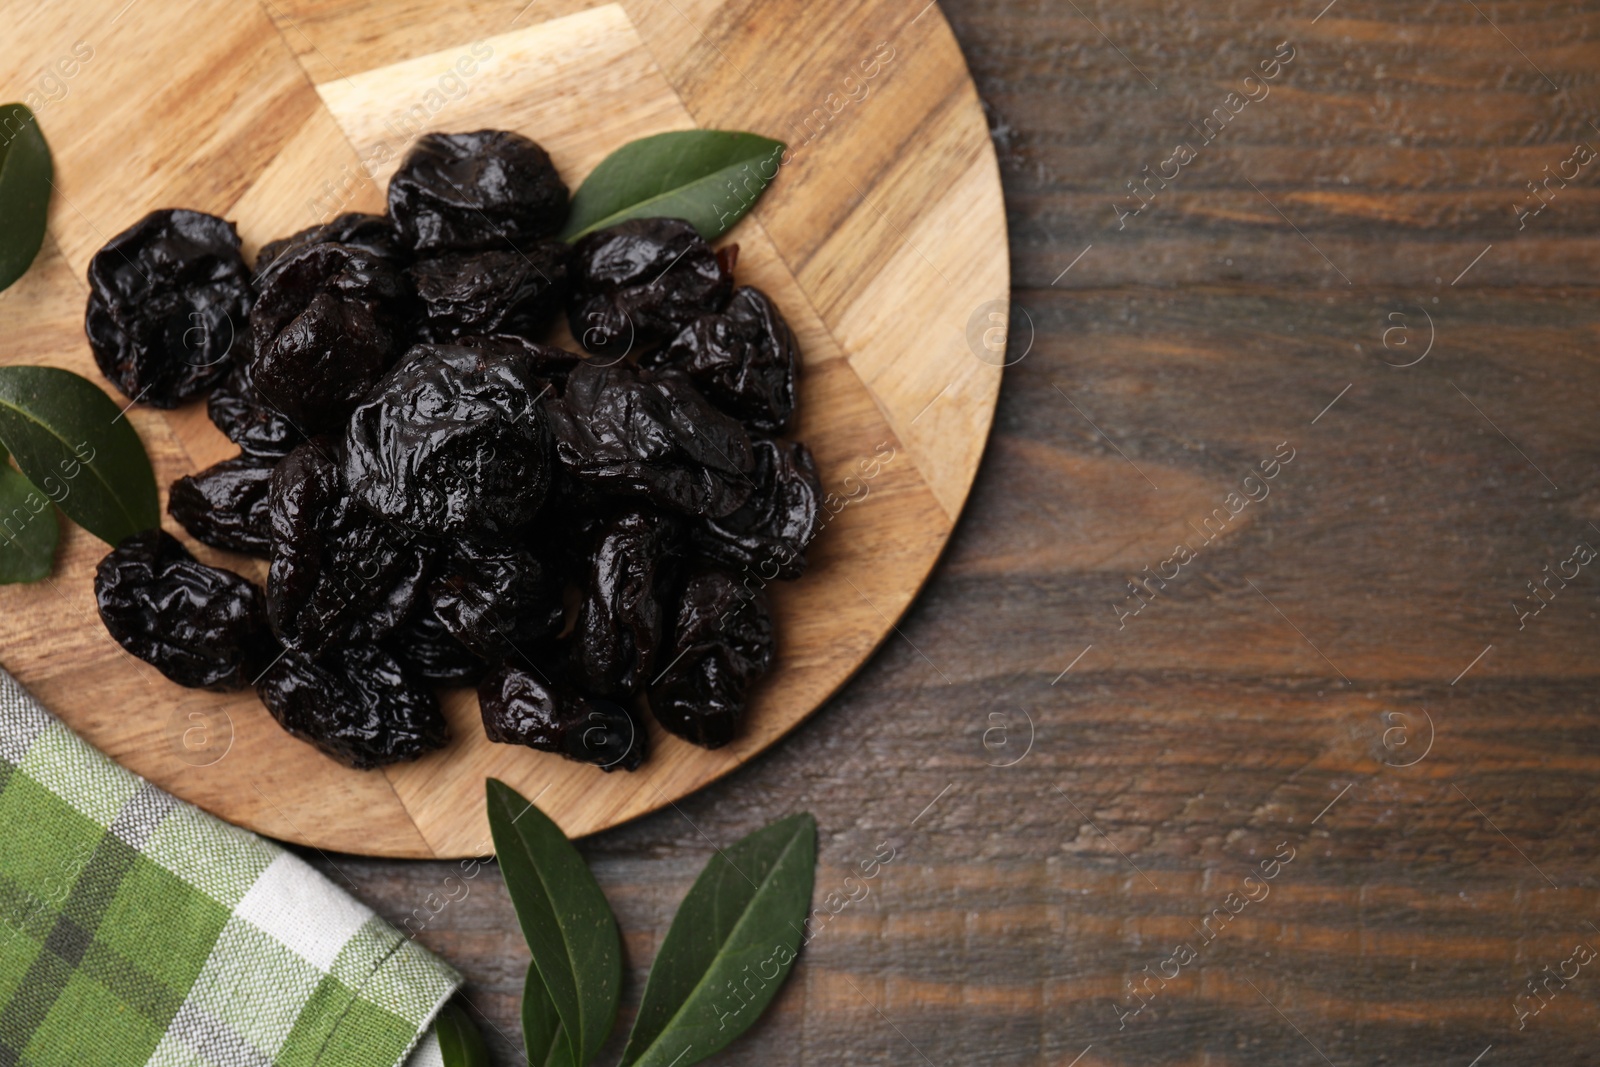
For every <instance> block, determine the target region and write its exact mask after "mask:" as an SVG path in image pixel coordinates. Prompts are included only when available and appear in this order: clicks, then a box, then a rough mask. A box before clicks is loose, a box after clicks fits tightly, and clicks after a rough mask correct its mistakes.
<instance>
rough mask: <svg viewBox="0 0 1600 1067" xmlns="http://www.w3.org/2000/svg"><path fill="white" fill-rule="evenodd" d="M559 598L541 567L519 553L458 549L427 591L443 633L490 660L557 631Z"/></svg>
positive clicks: (523, 552)
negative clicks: (482, 552) (441, 624)
mask: <svg viewBox="0 0 1600 1067" xmlns="http://www.w3.org/2000/svg"><path fill="white" fill-rule="evenodd" d="M561 593H562V590H561V587H560V586H559V585H558V584H557V583H556V582H555V581H554V580H553V576H552V575H551V574H550V572H549V571H548V570H547V568H546V567H545V565H544V564H543V563H541V562H540V561H539V559H538V558H537V557H535V556H534V554H533V553H531V552H528V551H526V550H522V549H500V550H495V551H493V552H491V553H488V554H480V553H478V552H474V551H470V550H460V549H458V550H457V551H456V553H455V554H454V555H453V556H452V557H451V558H450V560H449V562H448V563H446V564H445V566H444V567H443V568H442V569H441V571H440V573H439V574H438V575H437V576H436V577H435V578H434V579H433V582H432V583H431V584H430V585H429V587H428V594H429V596H430V597H431V598H432V601H433V613H434V614H435V615H436V616H438V618H439V621H441V622H442V623H444V626H445V629H446V630H448V631H449V632H450V633H451V634H452V635H454V637H455V638H456V640H458V641H460V642H461V643H462V644H463V645H465V646H466V647H467V648H469V649H471V650H472V651H473V652H474V653H476V654H477V655H479V656H481V657H483V658H484V659H486V660H493V661H498V660H501V659H504V658H505V657H506V656H508V655H510V654H511V653H512V651H513V650H514V649H519V648H526V647H528V646H530V645H532V644H533V643H535V642H537V641H539V640H541V639H542V638H546V637H551V636H553V635H554V634H555V633H556V631H558V630H560V629H561V622H562V618H563V616H564V614H565V610H564V607H563V605H562V601H561Z"/></svg>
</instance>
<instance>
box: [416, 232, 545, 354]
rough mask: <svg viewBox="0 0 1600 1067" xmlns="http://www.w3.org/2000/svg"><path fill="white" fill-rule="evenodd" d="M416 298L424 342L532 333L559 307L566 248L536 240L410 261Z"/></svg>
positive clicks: (540, 331) (540, 330) (541, 330)
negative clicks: (518, 246) (516, 247)
mask: <svg viewBox="0 0 1600 1067" xmlns="http://www.w3.org/2000/svg"><path fill="white" fill-rule="evenodd" d="M407 274H408V276H409V277H410V279H411V284H412V286H413V287H414V288H415V289H416V291H417V299H418V300H420V301H421V302H422V317H421V319H420V320H419V321H418V323H417V331H418V333H419V335H420V336H421V338H422V339H423V340H426V341H453V340H454V339H455V338H457V337H461V336H462V335H470V334H492V333H510V334H520V335H524V336H528V337H534V336H537V335H538V334H540V333H542V332H543V331H544V330H545V329H546V328H547V327H548V326H549V325H550V323H551V322H553V321H554V320H555V317H556V315H557V314H558V313H560V311H561V302H562V300H563V299H564V298H565V297H566V292H567V246H566V245H564V244H562V243H561V242H560V241H539V242H537V243H535V244H531V245H529V246H528V247H526V248H524V249H522V250H521V251H517V252H454V253H448V254H446V255H442V256H435V257H434V258H432V259H424V260H420V261H418V262H416V263H413V264H412V265H411V268H410V270H409V271H407Z"/></svg>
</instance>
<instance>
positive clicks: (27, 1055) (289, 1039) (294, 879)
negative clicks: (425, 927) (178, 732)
mask: <svg viewBox="0 0 1600 1067" xmlns="http://www.w3.org/2000/svg"><path fill="white" fill-rule="evenodd" d="M460 982H461V978H460V976H459V975H458V974H456V972H455V971H453V970H451V969H450V967H448V966H447V965H446V964H444V963H443V962H441V961H440V960H438V959H437V958H435V957H434V956H433V955H431V954H430V953H428V952H427V951H426V950H425V949H422V948H421V947H419V946H418V945H417V944H416V943H415V942H413V941H411V940H408V939H407V938H405V937H402V936H401V935H400V933H399V932H398V931H396V930H395V929H394V928H393V927H391V926H389V925H388V924H387V923H385V922H383V921H382V920H381V919H379V918H378V917H377V916H375V915H374V914H373V913H372V911H371V910H370V909H368V908H367V907H366V906H364V905H362V904H359V903H357V902H356V901H355V900H353V899H352V898H350V897H349V896H348V895H346V894H345V893H344V892H343V891H341V890H340V889H338V888H337V887H336V886H334V885H333V884H332V883H331V882H329V881H328V880H327V879H326V878H324V877H322V875H320V874H318V873H317V872H316V871H315V870H313V869H312V868H311V867H310V866H309V865H307V864H306V863H305V862H304V861H302V860H301V859H300V858H299V857H297V856H295V855H293V854H291V853H289V852H285V851H284V850H283V849H282V848H279V847H278V846H277V845H274V844H272V843H270V842H268V841H265V840H263V839H262V838H260V837H257V836H255V835H254V834H251V833H248V832H246V831H244V830H241V829H239V828H237V827H235V826H229V825H228V824H227V823H224V822H222V821H220V820H218V819H215V818H213V817H212V816H210V815H207V814H205V813H204V812H202V811H200V810H198V809H196V808H193V807H191V806H189V805H188V804H185V803H183V802H181V801H179V800H176V799H175V798H173V797H172V796H170V795H168V794H167V793H165V792H163V791H162V790H160V789H157V788H156V787H155V786H153V785H151V784H150V783H149V782H146V781H145V780H144V779H143V778H140V777H138V776H137V775H135V774H133V773H131V772H130V771H127V770H124V769H123V768H122V767H119V766H117V765H116V764H115V763H113V762H112V761H111V760H110V759H108V758H107V757H106V756H105V755H103V754H102V753H101V752H99V751H98V750H96V749H95V748H93V747H92V746H91V745H89V744H87V743H86V742H84V741H83V740H82V739H80V738H79V737H77V736H76V735H75V734H73V733H72V731H71V730H69V729H67V728H66V726H65V725H63V724H62V723H61V722H60V720H58V719H56V718H55V717H54V716H52V715H50V714H49V713H48V712H46V711H45V710H44V709H43V708H42V707H40V706H39V704H38V703H37V702H36V701H34V699H33V698H32V697H31V696H29V695H28V693H27V692H26V691H25V690H24V689H23V688H22V687H21V686H20V685H18V684H17V682H16V680H15V679H13V678H12V677H11V676H10V675H9V674H6V673H5V671H3V670H0V1067H140V1065H144V1064H149V1065H152V1067H155V1065H161V1067H268V1065H272V1064H281V1065H284V1067H311V1065H313V1064H319V1065H328V1067H369V1065H370V1067H395V1065H397V1064H401V1063H406V1062H407V1060H408V1057H409V1058H410V1064H412V1065H414V1067H420V1065H426V1064H437V1063H439V1062H440V1058H439V1051H438V1043H437V1041H436V1040H434V1039H433V1037H432V1034H431V1032H429V1034H428V1039H427V1040H419V1039H421V1038H422V1036H423V1034H424V1031H427V1030H428V1029H429V1026H430V1023H431V1021H432V1019H433V1016H434V1013H435V1012H436V1011H437V1010H438V1009H439V1007H440V1006H441V1005H442V1004H443V1003H444V1001H445V1000H446V998H448V997H449V996H450V994H451V993H452V992H453V991H454V990H455V988H456V987H457V986H458V985H459V984H460Z"/></svg>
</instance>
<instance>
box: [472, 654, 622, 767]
mask: <svg viewBox="0 0 1600 1067" xmlns="http://www.w3.org/2000/svg"><path fill="white" fill-rule="evenodd" d="M478 707H479V710H480V711H481V712H482V714H483V732H484V733H485V734H487V735H488V738H489V740H491V741H497V742H499V743H500V744H503V745H527V746H528V747H529V748H536V749H539V750H540V751H543V752H559V753H561V754H562V755H563V756H566V757H567V758H568V759H571V760H577V761H578V762H580V763H592V764H594V765H595V766H597V767H599V768H600V769H601V770H604V771H608V772H609V771H612V770H615V769H616V768H618V767H621V768H622V769H623V770H625V771H632V770H637V769H638V767H639V765H640V764H641V763H643V762H644V757H645V748H646V742H647V739H648V735H647V734H646V732H645V730H644V727H643V726H642V725H640V724H639V722H638V721H637V720H636V719H635V718H634V717H633V715H632V714H631V713H630V712H629V711H628V710H627V709H626V708H624V707H622V706H621V705H619V704H614V703H612V702H611V701H609V700H600V699H591V698H585V697H581V696H578V695H576V694H574V693H570V692H566V691H562V690H559V689H557V688H556V687H555V686H554V685H551V684H548V683H546V682H545V681H543V680H542V679H540V678H539V677H537V676H536V675H534V674H532V673H530V672H528V671H526V670H523V669H522V668H520V667H515V666H511V665H507V666H504V667H501V668H500V669H499V670H497V671H495V672H494V673H493V674H491V675H489V676H488V677H487V678H485V679H484V680H483V681H482V682H480V683H479V684H478Z"/></svg>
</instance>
